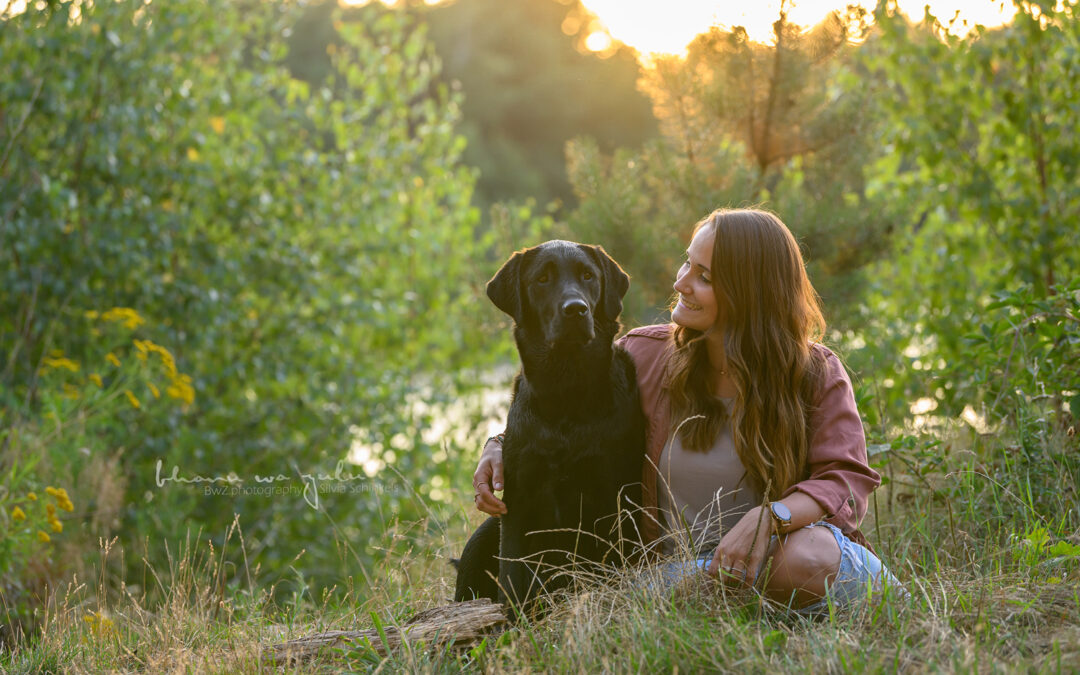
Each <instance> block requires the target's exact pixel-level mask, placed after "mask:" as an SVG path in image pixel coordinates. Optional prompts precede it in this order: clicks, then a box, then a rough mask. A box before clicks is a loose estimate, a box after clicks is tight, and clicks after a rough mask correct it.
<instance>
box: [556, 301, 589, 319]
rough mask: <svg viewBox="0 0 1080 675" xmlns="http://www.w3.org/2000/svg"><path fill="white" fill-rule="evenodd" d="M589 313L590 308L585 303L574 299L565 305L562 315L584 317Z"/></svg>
mask: <svg viewBox="0 0 1080 675" xmlns="http://www.w3.org/2000/svg"><path fill="white" fill-rule="evenodd" d="M588 311H589V306H588V305H586V304H585V301H584V300H582V299H580V298H574V299H573V300H567V301H566V302H564V303H563V306H562V313H563V316H584V315H585V314H587V313H588Z"/></svg>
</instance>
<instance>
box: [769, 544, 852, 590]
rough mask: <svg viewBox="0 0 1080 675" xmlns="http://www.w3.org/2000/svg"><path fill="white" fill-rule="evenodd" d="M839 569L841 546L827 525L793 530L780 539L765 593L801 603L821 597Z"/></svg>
mask: <svg viewBox="0 0 1080 675" xmlns="http://www.w3.org/2000/svg"><path fill="white" fill-rule="evenodd" d="M839 569H840V547H839V546H838V545H837V543H836V537H835V536H833V533H832V532H831V531H830V530H829V529H828V528H825V527H811V528H804V529H801V530H796V531H795V532H792V533H790V534H788V535H787V536H785V537H781V538H780V542H779V544H778V546H777V547H776V553H775V554H773V557H772V562H771V564H770V566H769V577H768V579H767V581H766V585H765V592H766V594H767V595H768V596H769V597H770V598H772V599H774V600H778V601H781V602H789V601H791V600H792V599H794V601H795V604H796V605H798V606H802V605H805V604H807V603H810V602H813V601H816V600H819V599H820V598H822V597H824V596H825V589H826V582H831V581H832V580H833V579H834V578H835V577H836V573H837V572H838V571H839Z"/></svg>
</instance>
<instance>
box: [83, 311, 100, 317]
mask: <svg viewBox="0 0 1080 675" xmlns="http://www.w3.org/2000/svg"><path fill="white" fill-rule="evenodd" d="M83 316H85V317H86V318H87V319H96V318H98V317H99V316H101V315H100V314H98V313H97V312H95V311H94V310H90V311H87V312H83Z"/></svg>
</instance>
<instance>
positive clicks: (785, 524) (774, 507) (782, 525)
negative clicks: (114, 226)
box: [769, 502, 791, 534]
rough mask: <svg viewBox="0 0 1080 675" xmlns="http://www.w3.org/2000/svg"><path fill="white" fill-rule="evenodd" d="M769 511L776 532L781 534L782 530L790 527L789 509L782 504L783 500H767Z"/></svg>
mask: <svg viewBox="0 0 1080 675" xmlns="http://www.w3.org/2000/svg"><path fill="white" fill-rule="evenodd" d="M769 513H771V514H772V518H773V522H775V523H776V531H777V532H778V533H780V534H783V533H784V530H786V529H787V528H789V527H791V509H789V508H788V507H786V506H784V502H769Z"/></svg>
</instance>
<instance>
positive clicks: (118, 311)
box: [101, 307, 146, 330]
mask: <svg viewBox="0 0 1080 675" xmlns="http://www.w3.org/2000/svg"><path fill="white" fill-rule="evenodd" d="M101 318H103V319H105V320H106V321H116V322H121V323H123V324H124V328H127V329H128V330H135V329H136V328H138V327H139V326H141V325H142V324H144V323H146V320H145V319H143V318H142V317H141V316H139V313H138V312H136V311H135V310H133V309H131V308H130V307H113V308H112V309H110V310H109V311H107V312H105V313H104V314H102V315H101Z"/></svg>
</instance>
